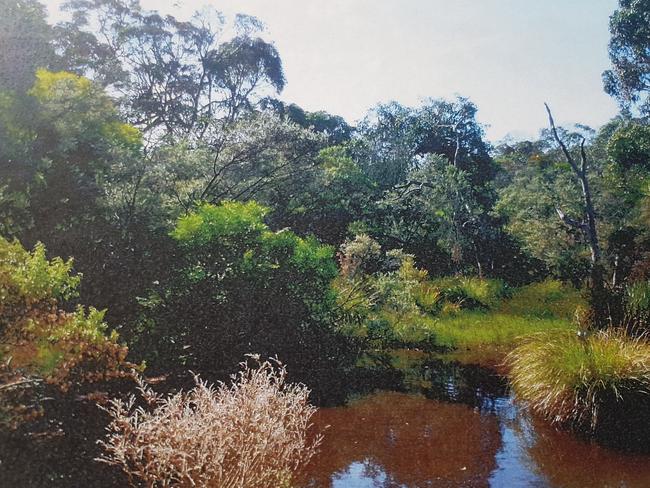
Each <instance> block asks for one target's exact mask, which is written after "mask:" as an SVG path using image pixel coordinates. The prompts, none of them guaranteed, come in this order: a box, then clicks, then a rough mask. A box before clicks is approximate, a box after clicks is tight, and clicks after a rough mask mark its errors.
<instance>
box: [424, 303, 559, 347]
mask: <svg viewBox="0 0 650 488" xmlns="http://www.w3.org/2000/svg"><path fill="white" fill-rule="evenodd" d="M570 327H571V322H569V321H567V320H565V319H561V318H536V317H522V316H517V315H508V314H504V313H482V312H462V313H460V314H458V315H455V316H450V317H442V318H440V319H438V320H436V321H435V324H434V325H433V328H432V332H433V334H434V335H435V341H436V344H438V345H440V346H444V347H449V348H454V349H456V348H465V349H474V348H476V347H480V346H486V345H499V346H510V345H513V344H514V343H515V342H516V340H517V338H519V337H521V336H523V335H528V334H534V333H537V332H541V331H548V330H566V329H567V328H570Z"/></svg>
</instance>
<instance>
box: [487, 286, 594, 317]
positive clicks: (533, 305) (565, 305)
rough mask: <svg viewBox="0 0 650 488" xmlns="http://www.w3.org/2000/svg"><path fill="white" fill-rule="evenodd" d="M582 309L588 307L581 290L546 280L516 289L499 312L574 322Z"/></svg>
mask: <svg viewBox="0 0 650 488" xmlns="http://www.w3.org/2000/svg"><path fill="white" fill-rule="evenodd" d="M580 307H583V308H584V307H586V300H585V298H584V297H583V296H582V294H581V292H580V290H577V289H575V288H573V287H572V286H570V285H567V284H565V283H562V282H560V281H557V280H546V281H541V282H539V283H532V284H530V285H526V286H523V287H521V288H518V289H516V290H515V291H514V292H513V293H512V296H511V297H510V299H509V300H506V301H504V302H503V304H502V305H501V306H500V307H499V311H500V312H502V313H505V314H510V315H519V316H522V317H539V318H550V317H555V318H563V319H567V320H572V319H573V318H574V315H575V312H576V309H578V308H580Z"/></svg>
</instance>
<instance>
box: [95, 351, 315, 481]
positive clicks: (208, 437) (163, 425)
mask: <svg viewBox="0 0 650 488" xmlns="http://www.w3.org/2000/svg"><path fill="white" fill-rule="evenodd" d="M243 366H244V367H243V369H242V371H240V372H239V374H238V375H236V376H234V377H233V383H232V385H231V386H227V385H225V384H223V383H221V384H219V385H218V386H217V387H216V388H215V387H212V386H209V385H207V384H206V383H205V382H203V381H201V380H200V379H199V378H198V377H196V386H195V387H194V388H193V389H192V390H190V391H189V392H187V393H177V394H175V395H172V396H169V397H167V398H161V397H160V396H158V395H156V394H155V393H154V392H153V391H152V390H151V389H149V388H148V387H146V386H144V384H141V386H140V392H141V393H142V395H143V397H144V398H145V399H146V400H147V401H148V402H149V404H150V405H151V406H152V409H145V408H142V407H140V408H135V407H134V405H135V401H136V400H135V398H134V397H131V398H130V399H129V400H128V401H126V402H124V401H121V400H113V401H112V405H111V406H110V407H109V408H108V412H109V413H110V415H111V417H112V419H113V420H112V423H111V424H110V426H109V432H110V435H109V437H108V438H107V439H106V440H105V441H103V442H101V444H102V446H103V447H104V448H105V450H106V454H105V455H104V456H103V457H102V458H100V459H99V460H100V461H103V462H105V463H109V464H113V465H117V466H120V467H121V468H122V469H123V470H124V471H125V472H126V473H127V474H128V475H129V476H130V477H131V478H132V479H133V478H136V479H138V480H140V481H144V482H145V483H146V484H147V486H170V485H172V484H173V485H174V486H181V487H189V486H203V487H213V488H217V487H218V488H248V487H250V488H253V487H254V488H266V487H268V488H278V487H281V486H289V483H290V482H291V479H292V478H293V476H294V475H295V474H296V473H297V472H298V471H299V470H300V469H301V468H302V467H303V466H304V465H305V464H306V463H307V462H308V461H309V459H311V457H312V456H313V455H314V454H315V452H316V449H317V447H318V445H319V444H320V441H321V436H320V435H317V436H315V437H314V436H311V435H309V434H308V430H309V428H310V426H311V424H310V420H311V418H312V416H313V414H314V413H315V411H316V409H315V407H312V406H311V405H309V404H308V403H307V398H308V396H309V390H308V389H307V388H306V387H305V386H303V385H296V384H286V382H285V378H286V369H285V368H284V367H280V368H275V367H274V366H273V365H272V364H271V363H270V362H269V361H265V362H263V363H262V364H260V365H259V367H258V368H257V369H250V368H248V367H247V366H246V365H243ZM310 439H311V440H310ZM132 481H135V480H132Z"/></svg>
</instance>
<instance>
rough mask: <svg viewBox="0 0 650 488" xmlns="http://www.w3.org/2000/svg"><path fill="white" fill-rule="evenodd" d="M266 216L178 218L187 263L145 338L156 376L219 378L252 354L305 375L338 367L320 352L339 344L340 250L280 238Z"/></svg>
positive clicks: (217, 211) (216, 211) (167, 286)
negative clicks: (184, 371) (335, 283)
mask: <svg viewBox="0 0 650 488" xmlns="http://www.w3.org/2000/svg"><path fill="white" fill-rule="evenodd" d="M267 211H268V209H267V208H266V207H264V206H262V205H260V204H258V203H256V202H253V201H251V202H247V203H243V202H235V201H226V202H222V203H221V204H219V205H211V204H203V205H201V206H199V207H198V208H197V209H196V210H195V211H193V212H191V213H189V214H188V215H186V216H182V217H180V218H179V219H178V222H177V225H176V227H175V229H174V230H173V231H172V235H173V237H174V238H175V239H176V241H177V242H178V243H179V245H180V249H181V252H182V260H181V261H180V263H179V265H178V267H177V268H176V269H175V270H174V271H173V272H172V273H171V274H170V277H169V279H168V280H167V281H165V282H163V283H161V284H160V286H159V287H158V288H157V289H156V290H154V293H153V294H152V296H151V299H150V301H149V304H150V309H149V311H147V313H146V316H147V319H146V321H145V322H143V325H144V327H143V331H145V332H143V334H142V335H141V336H140V337H139V347H141V350H142V353H143V354H145V355H146V356H147V358H149V359H150V362H151V364H153V365H154V366H155V367H156V368H159V369H160V370H161V371H165V370H169V369H170V368H171V369H174V368H176V367H185V366H189V367H191V368H194V369H199V370H201V371H204V372H206V373H212V374H214V373H217V372H222V371H225V370H227V369H228V368H230V367H232V366H233V365H234V364H236V361H238V358H239V357H241V355H242V354H244V353H249V352H251V351H259V352H261V353H264V354H277V355H279V356H280V357H281V358H282V357H283V358H284V360H285V361H286V362H287V363H288V364H292V365H294V367H295V370H296V371H301V368H306V367H307V365H308V364H309V363H310V362H311V361H316V362H318V361H325V362H327V360H328V359H327V358H328V357H332V358H333V356H328V357H323V356H321V355H319V354H316V353H315V351H316V350H320V351H322V350H324V349H323V348H325V349H326V348H329V347H333V346H332V344H336V343H337V341H339V339H337V337H336V335H335V334H334V331H333V328H332V327H331V317H332V314H333V309H334V305H335V296H334V294H333V292H332V289H331V285H330V283H331V281H332V279H334V277H335V276H336V274H337V268H336V263H335V261H334V259H333V258H334V256H333V254H334V252H333V249H332V248H331V247H330V246H324V245H322V244H320V243H319V242H318V241H317V240H316V239H315V238H301V237H299V236H297V235H296V234H294V233H293V232H291V231H289V230H286V229H285V230H281V231H277V232H274V231H271V230H270V229H269V227H268V226H267V225H266V224H265V222H264V220H263V218H264V216H265V215H266V214H267ZM196 304H201V306H200V307H197V306H196ZM337 347H338V346H337ZM338 359H343V357H339V358H338ZM148 362H149V361H148Z"/></svg>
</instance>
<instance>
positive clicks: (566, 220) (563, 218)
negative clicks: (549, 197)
mask: <svg viewBox="0 0 650 488" xmlns="http://www.w3.org/2000/svg"><path fill="white" fill-rule="evenodd" d="M555 211H556V212H557V215H558V217H560V220H561V221H562V222H564V223H565V224H566V225H568V226H569V227H574V228H576V229H580V230H585V226H586V224H585V223H584V222H578V221H577V220H574V219H572V218H571V217H569V216H568V215H567V214H565V213H564V212H563V211H562V209H561V208H560V207H555Z"/></svg>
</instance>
